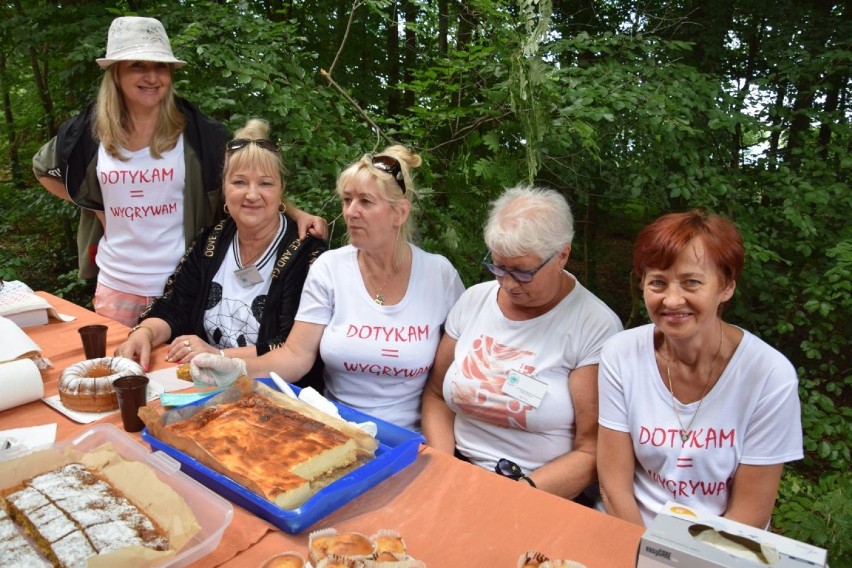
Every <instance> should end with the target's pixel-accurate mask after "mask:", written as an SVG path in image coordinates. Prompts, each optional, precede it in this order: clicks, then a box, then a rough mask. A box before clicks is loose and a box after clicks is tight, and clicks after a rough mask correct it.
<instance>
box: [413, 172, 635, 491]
mask: <svg viewBox="0 0 852 568" xmlns="http://www.w3.org/2000/svg"><path fill="white" fill-rule="evenodd" d="M573 234H574V228H573V218H572V215H571V209H570V207H569V206H568V203H567V202H566V201H565V198H564V197H562V196H561V195H560V194H559V193H557V192H555V191H551V190H545V189H535V188H527V187H517V188H512V189H509V190H507V191H506V192H505V193H504V194H503V195H502V196H501V197H500V198H499V199H497V200H496V201H495V202H494V203H493V204H492V206H491V211H490V214H489V217H488V221H487V224H486V226H485V231H484V235H485V244H486V246H487V247H488V249H489V254H488V255H486V259H485V261H484V262H483V264H484V265H485V267H486V268H487V269H488V270H489V271H491V273H492V274H494V276H495V277H496V279H495V280H493V281H490V282H485V283H482V284H477V285H476V286H472V287H471V288H470V289H468V290H467V291H466V292H465V293H464V295H462V297H461V299H460V300H459V301H458V303H457V304H456V305H455V307H454V308H453V309H452V311H451V312H450V315H449V316H448V317H447V323H446V330H445V333H444V337H443V338H442V339H441V343H440V346H439V347H438V354H437V356H436V358H435V365H434V367H433V368H432V372H431V374H430V377H429V382H428V383H427V385H426V388H425V390H424V392H423V434H424V435H425V436H426V442H427V443H428V444H429V445H430V446H432V447H434V448H435V449H437V450H441V451H444V452H447V453H451V454H452V453H456V455H458V456H460V457H461V458H462V459H465V460H467V461H470V462H472V463H474V464H476V465H478V466H480V467H483V468H485V469H487V470H489V471H497V473H500V474H501V475H505V476H506V477H510V478H512V479H515V480H518V481H520V482H525V483H529V484H530V485H532V486H533V487H537V488H539V489H542V490H544V491H547V492H549V493H554V494H556V495H560V496H562V497H566V498H569V499H575V498H576V499H577V500H578V501H581V502H587V499H585V498H584V496H583V493H584V491H586V490H587V488H589V487H591V486H593V485H594V483H595V479H596V476H595V451H596V441H597V420H598V396H597V375H598V358H599V355H600V350H601V346H602V345H603V343H604V341H605V340H606V339H608V338H609V337H612V336H613V335H615V334H616V333H617V332H618V331H620V330H621V328H622V326H621V322H620V321H619V319H618V317H617V316H616V315H615V313H614V312H613V311H612V310H610V309H609V308H608V307H607V306H606V305H605V304H604V303H603V302H602V301H601V300H599V299H598V298H597V297H596V296H595V295H594V294H592V293H591V292H590V291H589V290H587V289H586V288H585V287H583V285H582V284H580V283H579V282H578V281H577V279H576V278H575V277H574V276H573V275H572V274H570V273H569V272H567V271H566V270H565V264H566V262H567V261H568V255H569V254H570V252H571V239H572V237H573Z"/></svg>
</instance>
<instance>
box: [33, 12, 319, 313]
mask: <svg viewBox="0 0 852 568" xmlns="http://www.w3.org/2000/svg"><path fill="white" fill-rule="evenodd" d="M97 63H98V65H99V66H100V67H101V68H103V69H104V70H105V71H104V75H103V79H102V80H101V86H100V91H99V93H98V97H97V100H96V102H95V103H94V104H90V105H88V106H87V107H86V108H84V109H83V110H82V111H81V112H80V113H79V114H78V115H77V116H75V117H74V118H71V119H70V120H68V121H67V122H66V123H64V124H63V125H62V126H61V127H60V129H59V132H58V134H57V136H56V137H55V138H53V139H52V140H51V141H50V142H48V143H47V144H45V145H44V146H43V147H42V148H41V149H40V150H39V152H38V153H37V154H36V155H35V156H34V157H33V171H34V172H35V175H36V177H37V178H38V180H39V182H40V183H41V184H42V185H43V186H44V187H45V188H46V189H47V190H48V191H50V192H51V193H53V194H54V195H56V196H57V197H60V198H62V199H65V200H68V201H71V202H73V203H76V204H77V205H79V206H80V207H81V208H82V209H81V213H80V225H79V228H78V234H77V245H78V261H79V264H80V276H81V277H83V278H92V277H94V276H95V275H97V277H98V285H97V289H96V291H95V298H94V307H95V311H96V312H98V313H99V314H101V315H104V316H107V317H109V318H111V319H114V320H116V321H119V322H121V323H123V324H124V325H126V326H128V327H132V326H133V325H135V324H136V323H137V321H138V318H139V314H140V313H141V312H142V310H143V309H144V308H145V307H146V306H147V304H148V303H149V302H150V301H151V300H152V299H153V298H154V297H156V296H157V295H159V294H160V292H162V290H163V286H164V285H165V283H166V279H167V278H168V276H169V274H171V272H172V270H174V267H175V264H176V263H177V261H178V260H179V259H180V258H181V256H182V255H183V253H184V251H185V250H186V248H187V245H188V244H189V243H190V242H191V241H192V239H193V238H194V237H195V235H196V233H197V232H198V231H199V230H201V229H202V228H204V227H206V226H208V225H210V224H212V223H214V222H215V221H217V220H218V219H219V218H221V217H222V204H221V191H220V189H221V173H222V156H223V155H224V147H225V142H226V141H227V140H228V132H227V130H226V128H225V127H224V125H222V124H221V123H219V122H217V121H215V120H213V119H211V118H209V117H207V116H205V115H204V114H202V113H201V112H199V111H198V109H196V108H195V107H194V106H193V105H192V104H190V103H189V102H187V101H186V100H184V99H181V98H179V97H178V96H177V94H176V92H175V90H174V87H173V84H172V75H173V73H174V70H175V69H178V68H180V67H183V66H184V65H185V64H186V62H185V61H181V60H180V59H177V58H175V56H174V55H173V53H172V48H171V44H170V42H169V38H168V36H167V35H166V31H165V29H164V28H163V25H162V24H161V23H160V22H159V21H158V20H155V19H153V18H142V17H135V16H125V17H120V18H116V19H115V20H113V22H112V24H111V25H110V28H109V35H108V38H107V53H106V57H104V58H101V59H98V60H97ZM291 213H293V214H294V215H295V216H296V219H297V220H298V221H299V223H300V225H301V226H302V227H303V228H302V231H301V232H302V234H303V235H304V234H305V233H306V232H307V231H308V229H309V228H310V230H311V232H312V234H315V235H318V236H322V237H324V236H325V231H326V225H325V222H324V221H323V220H322V219H320V218H319V217H312V216H310V215H306V214H304V213H302V212H301V211H298V210H296V211H295V212H293V210H292V209H291Z"/></svg>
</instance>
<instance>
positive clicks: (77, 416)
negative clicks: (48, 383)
mask: <svg viewBox="0 0 852 568" xmlns="http://www.w3.org/2000/svg"><path fill="white" fill-rule="evenodd" d="M161 392H163V385H161V384H160V383H157V382H154V381H151V380H149V381H148V402H151V401H152V400H157V399H158V398H160V393H161ZM42 400H43V401H44V403H45V404H47V405H48V406H50V407H51V408H53V409H54V410H57V411H59V412H61V413H62V414H64V415H65V416H67V417H68V418H70V419H71V420H73V421H74V422H79V423H80V424H90V423H92V422H95V421H97V420H100V419H101V418H104V417H106V416H109V415H110V414H113V413H115V412H118V409H117V408H116V409H115V410H108V411H107V412H80V411H79V410H71V409H70V408H68V407H67V406H65V405H64V404H62V401H61V400H60V399H59V395H58V394H55V395H53V396H46V397H44V398H43V399H42Z"/></svg>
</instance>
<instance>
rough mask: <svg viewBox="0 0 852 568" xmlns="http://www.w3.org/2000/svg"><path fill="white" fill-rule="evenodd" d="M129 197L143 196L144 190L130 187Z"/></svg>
mask: <svg viewBox="0 0 852 568" xmlns="http://www.w3.org/2000/svg"><path fill="white" fill-rule="evenodd" d="M130 197H145V191H144V190H142V189H131V190H130Z"/></svg>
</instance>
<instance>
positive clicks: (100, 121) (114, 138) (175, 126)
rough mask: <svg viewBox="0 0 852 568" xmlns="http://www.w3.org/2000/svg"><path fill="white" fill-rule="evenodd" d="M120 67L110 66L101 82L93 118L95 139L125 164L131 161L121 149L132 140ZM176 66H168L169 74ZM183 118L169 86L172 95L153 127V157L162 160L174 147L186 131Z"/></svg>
mask: <svg viewBox="0 0 852 568" xmlns="http://www.w3.org/2000/svg"><path fill="white" fill-rule="evenodd" d="M119 65H120V64H118V63H117V64H115V65H110V66H109V68H107V70H106V71H105V72H104V76H103V78H102V79H101V87H100V90H99V91H98V99H97V102H96V103H95V114H94V116H93V118H92V135H93V136H94V137H95V140H98V141H100V143H101V144H102V145H103V147H104V149H105V150H106V151H107V153H108V154H109V155H110V156H112V157H114V158H115V159H117V160H121V161H123V162H126V161H127V160H129V159H130V158H129V157H128V156H125V155H123V154H122V153H121V151H120V148H122V147H125V146H127V143H128V140H129V138H130V136H129V134H130V126H131V125H130V116H129V115H128V113H127V105H126V104H125V103H124V97H123V96H122V94H121V89H120V88H119V87H118V72H119V71H118V70H119ZM173 69H174V66H172V65H169V72H170V73H171V71H172V70H173ZM184 126H185V121H184V118H183V114H182V113H181V112H180V109H178V106H177V93H176V92H175V90H174V87H173V86H171V85H169V92H168V93H167V94H166V96H165V97H164V98H163V101H162V102H161V103H160V114H159V116H158V118H157V124H156V126H155V127H154V134H153V136H152V137H151V140H150V141H149V143H148V149H149V150H150V152H151V156H152V157H154V158H156V159H160V158H162V157H163V152H167V151H168V150H171V149H172V148H174V147H175V145H176V144H177V141H178V138H180V135H181V133H182V132H183V130H184Z"/></svg>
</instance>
